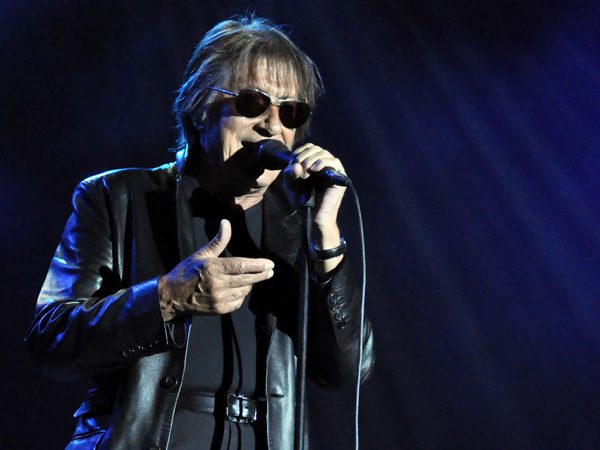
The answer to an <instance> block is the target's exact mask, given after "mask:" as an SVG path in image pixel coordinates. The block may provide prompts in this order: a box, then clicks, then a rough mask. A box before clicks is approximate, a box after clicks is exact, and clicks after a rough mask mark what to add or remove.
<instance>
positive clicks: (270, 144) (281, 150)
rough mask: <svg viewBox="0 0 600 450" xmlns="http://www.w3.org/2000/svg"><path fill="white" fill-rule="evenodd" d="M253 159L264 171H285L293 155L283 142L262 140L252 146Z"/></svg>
mask: <svg viewBox="0 0 600 450" xmlns="http://www.w3.org/2000/svg"><path fill="white" fill-rule="evenodd" d="M252 152H253V154H254V157H255V158H256V159H257V160H258V162H260V163H261V164H262V166H263V167H264V168H265V169H269V170H280V169H285V168H286V167H287V166H288V165H289V164H290V163H291V162H292V161H293V159H294V155H293V154H292V152H291V151H290V149H289V148H287V147H286V145H285V144H284V143H283V142H280V141H277V140H275V139H263V140H262V141H258V142H255V143H253V144H252Z"/></svg>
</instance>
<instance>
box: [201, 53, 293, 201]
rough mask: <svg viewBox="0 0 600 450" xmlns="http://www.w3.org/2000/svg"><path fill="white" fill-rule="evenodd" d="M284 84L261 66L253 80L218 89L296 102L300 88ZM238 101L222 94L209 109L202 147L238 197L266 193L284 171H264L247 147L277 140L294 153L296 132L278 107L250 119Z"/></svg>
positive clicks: (220, 176) (212, 164)
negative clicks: (242, 113) (237, 105)
mask: <svg viewBox="0 0 600 450" xmlns="http://www.w3.org/2000/svg"><path fill="white" fill-rule="evenodd" d="M244 72H246V71H242V73H244ZM284 83H285V82H282V81H281V80H278V79H277V78H274V76H273V75H271V76H270V75H269V72H268V70H267V68H266V65H265V64H264V63H263V64H260V63H259V64H258V66H257V67H256V70H255V71H254V76H253V77H251V78H249V77H247V76H244V77H239V78H237V79H236V80H235V81H234V82H233V84H232V85H230V86H215V87H218V88H225V89H227V90H230V91H232V92H235V93H237V92H239V91H240V90H241V89H244V88H255V89H259V90H261V91H263V92H265V93H266V94H268V95H270V96H271V97H272V98H279V99H289V98H291V99H295V98H296V95H297V89H296V87H295V86H294V85H290V83H285V84H284ZM235 99H236V97H235V96H233V95H229V94H222V93H218V95H217V97H216V100H215V101H214V102H213V103H212V104H211V105H210V106H209V111H208V119H207V120H206V122H205V129H204V133H203V135H202V145H203V147H204V150H205V151H206V153H207V155H208V158H209V163H210V165H211V166H212V167H211V168H212V169H213V170H215V171H217V173H215V175H216V176H217V177H219V178H220V182H221V183H224V184H225V186H226V187H227V188H228V189H230V190H231V191H232V192H233V193H234V194H235V195H245V194H251V193H262V192H264V191H265V190H266V189H267V188H268V187H269V185H270V184H271V183H272V182H273V181H274V180H275V178H276V177H277V175H278V174H279V172H280V171H279V170H264V169H263V168H262V167H261V166H260V165H259V164H258V162H257V161H256V160H255V158H254V157H253V156H252V153H251V151H250V148H249V146H248V145H247V144H250V143H254V142H258V141H260V140H262V139H276V140H278V141H281V142H283V143H284V144H285V145H286V146H287V147H288V148H289V149H291V148H292V145H293V143H294V136H295V134H296V131H295V130H294V129H290V128H285V127H284V126H283V125H282V123H281V121H280V119H279V108H278V107H276V106H273V105H271V106H269V108H268V109H267V110H266V111H265V112H264V113H263V114H261V115H260V116H258V117H254V118H247V117H242V116H240V115H239V114H238V112H237V111H236V108H235ZM244 144H246V146H244Z"/></svg>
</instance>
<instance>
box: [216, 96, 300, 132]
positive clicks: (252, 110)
mask: <svg viewBox="0 0 600 450" xmlns="http://www.w3.org/2000/svg"><path fill="white" fill-rule="evenodd" d="M211 89H213V90H215V91H219V92H223V93H224V94H229V95H234V96H235V97H236V99H235V109H236V110H237V112H238V114H239V115H240V116H242V117H247V118H249V119H252V118H254V117H258V116H260V115H261V114H263V113H264V112H265V111H266V110H267V109H269V106H271V105H273V106H277V107H278V108H279V120H281V123H282V124H283V126H284V127H286V128H291V129H294V128H299V127H301V126H302V125H304V124H305V123H306V122H307V121H308V119H309V118H310V115H311V114H312V113H311V111H310V105H309V104H308V103H304V102H300V101H298V100H282V99H279V98H276V99H273V97H271V96H270V95H269V94H267V93H265V92H263V91H260V90H258V89H242V90H241V91H240V92H238V93H237V94H236V93H235V92H231V91H226V90H225V89H219V88H216V87H211Z"/></svg>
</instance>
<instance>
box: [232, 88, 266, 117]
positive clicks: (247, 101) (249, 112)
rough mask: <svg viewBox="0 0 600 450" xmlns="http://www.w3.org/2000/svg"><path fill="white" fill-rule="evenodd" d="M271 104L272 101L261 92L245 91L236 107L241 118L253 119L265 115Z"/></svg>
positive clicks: (239, 95)
mask: <svg viewBox="0 0 600 450" xmlns="http://www.w3.org/2000/svg"><path fill="white" fill-rule="evenodd" d="M270 104H271V99H269V97H267V96H266V95H264V94H262V93H261V92H258V91H254V90H251V89H243V90H242V91H240V93H239V94H238V96H237V99H236V102H235V107H236V109H237V112H238V114H240V115H241V116H244V117H249V118H253V117H258V116H260V115H261V114H262V113H264V112H265V111H266V110H267V108H268V107H269V105H270Z"/></svg>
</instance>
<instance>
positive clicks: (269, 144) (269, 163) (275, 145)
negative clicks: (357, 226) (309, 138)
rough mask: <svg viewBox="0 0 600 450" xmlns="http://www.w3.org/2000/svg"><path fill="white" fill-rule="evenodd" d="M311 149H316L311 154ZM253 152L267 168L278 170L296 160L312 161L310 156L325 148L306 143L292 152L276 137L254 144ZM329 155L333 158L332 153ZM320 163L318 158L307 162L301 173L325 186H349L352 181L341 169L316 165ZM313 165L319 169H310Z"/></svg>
mask: <svg viewBox="0 0 600 450" xmlns="http://www.w3.org/2000/svg"><path fill="white" fill-rule="evenodd" d="M311 149H314V151H313V152H311V153H310V154H309V153H307V151H308V152H310V151H311ZM253 152H254V156H255V157H256V158H257V159H258V161H259V162H260V163H261V164H262V165H263V167H264V168H265V169H270V170H278V169H285V168H286V167H288V166H289V165H290V164H293V163H295V162H298V163H302V162H303V161H305V160H308V161H310V160H309V158H311V157H312V156H313V155H317V153H318V152H323V150H322V149H321V148H320V147H316V146H314V145H312V144H306V145H303V146H302V147H300V148H298V150H296V152H291V151H290V150H289V149H288V148H287V147H286V146H285V144H284V143H283V142H280V141H277V140H275V139H263V140H262V141H259V142H256V143H255V144H253ZM303 153H304V155H303V156H304V158H303V159H301V160H299V161H296V158H297V157H298V156H301V155H302V154H303ZM318 154H320V153H318ZM328 156H330V157H331V158H333V156H331V155H328ZM313 159H314V158H313ZM310 162H313V161H310ZM318 163H319V160H318V159H317V160H316V161H314V164H311V165H308V164H305V165H304V167H306V169H305V170H303V172H304V173H303V174H301V178H310V179H311V181H314V182H315V183H318V184H320V185H324V186H327V185H329V186H331V185H336V186H348V185H349V184H350V183H351V181H350V179H349V178H348V177H347V176H346V175H345V174H343V173H342V172H340V171H339V170H336V169H334V168H332V167H328V166H325V167H318V165H316V166H315V164H318ZM313 167H316V168H317V169H318V170H310V169H311V168H313Z"/></svg>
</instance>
